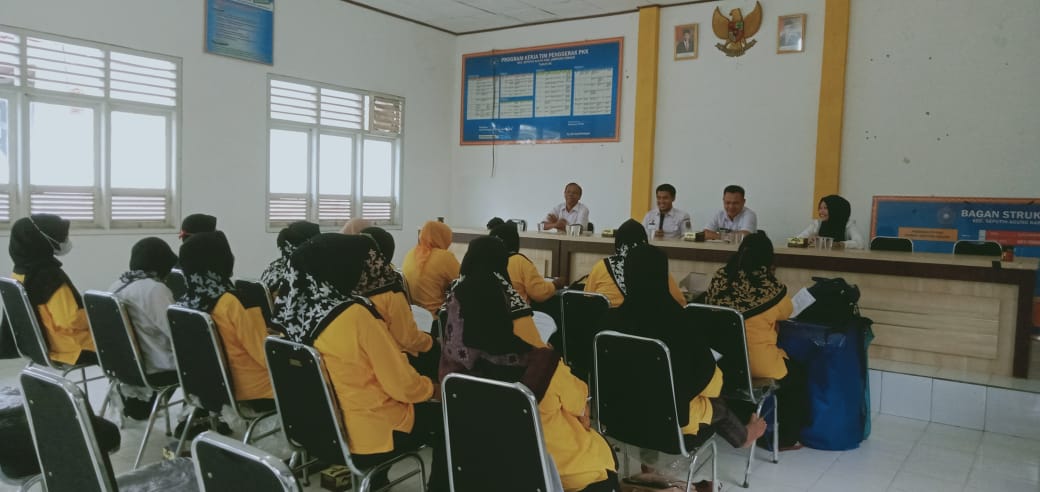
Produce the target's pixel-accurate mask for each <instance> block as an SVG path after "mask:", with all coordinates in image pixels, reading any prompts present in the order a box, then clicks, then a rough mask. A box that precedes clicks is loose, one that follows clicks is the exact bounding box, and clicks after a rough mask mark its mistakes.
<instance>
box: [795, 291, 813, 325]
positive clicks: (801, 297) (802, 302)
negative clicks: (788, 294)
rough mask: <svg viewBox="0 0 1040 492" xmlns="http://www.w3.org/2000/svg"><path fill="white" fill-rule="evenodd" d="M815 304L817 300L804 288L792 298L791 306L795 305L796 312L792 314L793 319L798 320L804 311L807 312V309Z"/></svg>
mask: <svg viewBox="0 0 1040 492" xmlns="http://www.w3.org/2000/svg"><path fill="white" fill-rule="evenodd" d="M814 302H816V298H815V297H813V295H812V294H810V293H809V289H806V288H804V287H803V288H802V290H800V291H798V293H797V294H795V295H794V297H792V298H791V304H794V312H793V313H791V317H792V318H797V317H798V315H799V314H801V312H802V311H805V308H807V307H809V306H812V304H813V303H814Z"/></svg>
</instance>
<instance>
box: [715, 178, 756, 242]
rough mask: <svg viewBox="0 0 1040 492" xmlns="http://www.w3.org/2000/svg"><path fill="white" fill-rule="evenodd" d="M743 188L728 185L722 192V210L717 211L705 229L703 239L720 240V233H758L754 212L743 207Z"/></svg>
mask: <svg viewBox="0 0 1040 492" xmlns="http://www.w3.org/2000/svg"><path fill="white" fill-rule="evenodd" d="M744 202H745V200H744V188H741V187H740V186H737V185H729V186H727V187H726V189H725V190H723V191H722V210H719V211H718V213H716V214H715V216H714V217H712V218H711V221H710V222H708V225H707V227H705V228H704V237H705V238H707V239H720V238H721V237H722V235H721V234H720V233H722V232H741V233H744V234H751V233H753V232H757V231H758V216H756V215H755V212H754V210H751V209H750V208H747V207H745V206H744Z"/></svg>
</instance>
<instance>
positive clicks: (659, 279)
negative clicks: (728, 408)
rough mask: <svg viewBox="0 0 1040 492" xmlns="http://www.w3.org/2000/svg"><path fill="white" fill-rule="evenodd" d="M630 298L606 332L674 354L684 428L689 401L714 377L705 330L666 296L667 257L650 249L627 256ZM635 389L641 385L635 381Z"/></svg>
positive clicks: (681, 418) (654, 249)
mask: <svg viewBox="0 0 1040 492" xmlns="http://www.w3.org/2000/svg"><path fill="white" fill-rule="evenodd" d="M625 279H626V281H627V282H628V295H627V296H626V297H625V303H624V304H622V305H621V306H620V307H619V308H618V309H617V310H616V311H617V312H616V313H611V315H610V316H611V317H612V319H611V320H610V322H609V323H608V326H610V328H612V329H616V330H618V331H621V332H625V333H629V334H632V335H636V336H641V337H647V338H655V339H658V340H661V341H662V342H664V344H665V345H666V346H667V347H668V350H669V352H670V353H671V358H672V378H673V380H674V381H675V400H676V404H677V408H676V409H677V410H678V411H679V420H680V425H686V424H688V423H689V420H690V416H689V412H690V405H689V401H690V400H692V399H693V398H694V397H696V396H697V395H699V394H700V393H701V392H702V391H704V388H705V387H707V386H708V383H710V382H711V379H712V377H713V376H714V375H715V358H714V357H712V354H711V349H710V347H709V346H708V343H707V340H706V338H705V337H704V335H703V329H704V327H696V326H690V325H689V324H688V323H686V322H685V319H684V317H683V310H682V307H681V306H680V305H679V304H678V303H677V302H675V299H674V298H673V297H672V296H671V294H670V293H669V291H668V257H667V256H666V255H665V253H664V252H663V251H661V250H660V249H658V248H656V247H654V246H651V245H649V244H645V245H641V246H637V247H635V248H633V249H632V250H630V251H629V252H628V257H627V259H626V261H625ZM632 384H639V381H633V382H632Z"/></svg>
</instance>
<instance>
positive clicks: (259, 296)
mask: <svg viewBox="0 0 1040 492" xmlns="http://www.w3.org/2000/svg"><path fill="white" fill-rule="evenodd" d="M235 290H236V291H238V294H239V295H240V296H242V298H243V301H244V302H243V303H244V304H245V305H247V306H260V312H261V313H262V314H263V315H264V321H266V322H267V324H269V325H270V324H271V317H272V316H273V314H272V313H274V306H273V305H271V291H270V290H268V289H267V286H266V285H264V283H263V282H258V281H256V280H248V279H241V278H240V279H237V280H235Z"/></svg>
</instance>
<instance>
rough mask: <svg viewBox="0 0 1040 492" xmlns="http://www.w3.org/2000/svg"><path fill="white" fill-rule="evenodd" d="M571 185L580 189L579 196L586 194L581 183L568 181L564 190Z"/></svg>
mask: <svg viewBox="0 0 1040 492" xmlns="http://www.w3.org/2000/svg"><path fill="white" fill-rule="evenodd" d="M571 186H573V187H575V188H577V189H578V196H581V195H583V194H585V192H584V191H582V189H581V185H580V184H578V183H567V186H564V187H563V191H567V188H570V187H571Z"/></svg>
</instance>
